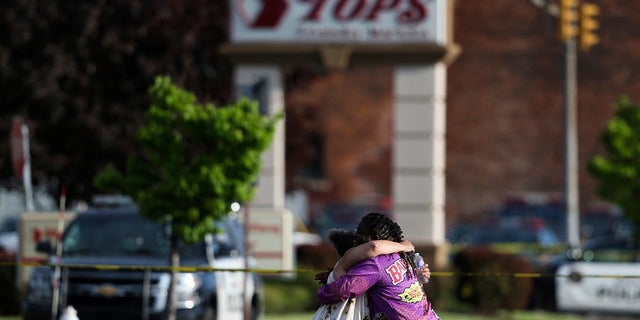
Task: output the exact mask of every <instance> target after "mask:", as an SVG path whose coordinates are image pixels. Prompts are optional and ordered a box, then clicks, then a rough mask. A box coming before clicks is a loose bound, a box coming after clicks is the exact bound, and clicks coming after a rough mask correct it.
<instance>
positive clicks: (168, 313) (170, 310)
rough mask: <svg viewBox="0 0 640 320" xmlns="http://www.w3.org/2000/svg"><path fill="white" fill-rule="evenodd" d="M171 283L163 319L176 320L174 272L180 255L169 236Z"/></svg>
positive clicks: (176, 244) (176, 240) (175, 243)
mask: <svg viewBox="0 0 640 320" xmlns="http://www.w3.org/2000/svg"><path fill="white" fill-rule="evenodd" d="M170 260H171V261H170V264H171V282H170V284H169V292H168V294H167V307H166V308H165V319H167V320H176V299H175V296H176V270H177V269H178V267H179V266H180V254H179V252H178V239H177V238H176V237H175V236H174V235H173V232H172V235H171V257H170Z"/></svg>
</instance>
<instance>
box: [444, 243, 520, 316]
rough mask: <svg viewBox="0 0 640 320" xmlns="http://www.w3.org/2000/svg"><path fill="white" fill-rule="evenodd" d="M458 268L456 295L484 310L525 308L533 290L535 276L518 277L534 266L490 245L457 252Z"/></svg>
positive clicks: (493, 311)
mask: <svg viewBox="0 0 640 320" xmlns="http://www.w3.org/2000/svg"><path fill="white" fill-rule="evenodd" d="M453 266H454V268H455V269H456V271H457V274H458V277H457V279H456V280H457V284H456V288H455V292H456V297H457V298H458V299H459V300H460V301H462V302H466V303H469V304H471V305H472V306H473V307H474V308H476V310H478V311H480V312H482V313H495V312H497V311H498V310H500V309H506V310H520V309H524V308H525V307H526V306H527V304H528V302H529V299H530V296H531V292H532V286H533V283H532V280H531V279H530V278H525V277H516V276H515V274H516V273H529V272H531V267H530V265H529V263H528V262H527V261H526V260H525V259H524V258H522V257H520V256H517V255H512V254H502V253H496V252H493V251H492V250H491V249H490V248H486V247H478V248H467V249H464V250H462V251H461V252H459V253H458V254H456V255H455V256H454V259H453Z"/></svg>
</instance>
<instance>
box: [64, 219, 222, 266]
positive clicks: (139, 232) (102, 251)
mask: <svg viewBox="0 0 640 320" xmlns="http://www.w3.org/2000/svg"><path fill="white" fill-rule="evenodd" d="M214 241H215V243H214V247H216V248H225V247H229V246H230V245H229V244H225V243H224V242H225V241H230V240H229V237H226V236H225V233H222V234H218V235H216V237H214ZM179 250H180V256H181V258H182V259H189V258H202V257H205V256H206V251H205V245H204V242H198V243H195V244H191V245H181V246H180V248H179ZM62 251H63V254H64V255H65V256H86V255H91V256H127V255H131V256H146V257H158V258H166V257H168V255H169V252H170V241H169V238H168V237H167V236H166V235H165V232H164V230H163V227H162V225H161V224H159V223H154V222H151V221H149V220H147V219H145V218H143V217H141V216H139V215H136V214H131V215H117V216H115V217H109V216H107V215H99V216H98V215H96V216H92V217H81V218H79V219H77V220H76V221H74V222H73V223H72V224H70V225H69V228H68V229H67V231H66V232H65V234H64V238H63V241H62ZM218 251H220V250H218ZM216 253H220V252H216Z"/></svg>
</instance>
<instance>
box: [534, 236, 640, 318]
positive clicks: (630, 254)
mask: <svg viewBox="0 0 640 320" xmlns="http://www.w3.org/2000/svg"><path fill="white" fill-rule="evenodd" d="M536 269H537V270H536V271H537V272H539V273H540V274H541V275H542V276H541V277H537V278H534V297H533V299H532V307H534V308H538V309H546V310H553V311H555V310H561V311H579V312H620V313H639V312H640V277H639V276H640V244H639V243H638V242H637V241H635V240H633V239H632V238H629V237H624V238H620V237H602V238H597V239H593V240H591V241H588V242H587V243H585V244H584V246H582V248H579V249H570V250H567V252H565V253H562V254H558V255H556V256H555V257H554V258H553V259H550V260H549V261H546V262H539V264H538V265H537V268H536ZM624 276H630V278H625V277H624Z"/></svg>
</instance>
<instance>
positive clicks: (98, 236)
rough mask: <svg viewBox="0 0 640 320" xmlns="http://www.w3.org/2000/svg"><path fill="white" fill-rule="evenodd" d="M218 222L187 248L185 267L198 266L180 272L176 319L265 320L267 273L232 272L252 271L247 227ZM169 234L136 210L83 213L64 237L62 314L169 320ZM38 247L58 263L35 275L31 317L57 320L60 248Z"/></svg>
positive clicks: (27, 303) (27, 310) (26, 307)
mask: <svg viewBox="0 0 640 320" xmlns="http://www.w3.org/2000/svg"><path fill="white" fill-rule="evenodd" d="M217 223H218V226H219V227H220V229H221V230H222V231H221V232H220V233H217V234H214V235H208V236H206V237H205V238H204V239H202V241H200V242H198V243H195V244H193V245H183V246H181V248H180V266H181V267H195V268H193V270H190V269H184V268H182V269H181V270H180V271H179V272H178V273H177V281H176V283H177V285H176V291H175V292H176V309H177V319H202V320H211V319H244V311H245V310H248V311H249V312H250V317H249V318H250V319H260V318H261V317H262V314H263V310H262V306H263V292H262V290H263V288H262V281H261V278H260V276H259V275H258V274H255V273H245V272H242V271H230V270H229V269H231V270H233V269H243V268H244V267H245V258H246V256H245V252H244V238H243V229H242V227H241V224H240V223H239V222H238V221H237V219H235V218H233V217H231V216H230V217H228V218H225V219H223V220H222V221H218V222H217ZM167 230H168V228H167V225H163V224H162V223H156V222H152V221H150V220H148V219H146V218H144V217H143V216H141V215H139V214H138V210H137V209H136V208H135V207H134V206H124V207H122V206H120V207H107V208H91V209H88V210H86V211H85V212H82V213H79V214H78V215H76V217H75V218H74V220H73V221H72V222H71V223H70V224H69V225H68V227H67V228H66V229H65V231H64V233H63V237H62V240H61V245H62V254H61V260H60V265H61V266H62V268H61V269H59V270H62V271H61V272H60V278H59V279H60V282H59V284H60V285H59V286H55V287H58V288H59V291H58V295H57V297H59V308H58V310H64V309H65V308H66V307H67V306H72V307H73V308H75V309H76V310H77V315H78V317H79V318H80V319H160V318H162V316H163V313H164V312H165V310H166V309H167V294H168V291H169V283H170V279H171V278H170V272H169V269H168V267H169V260H170V259H169V257H170V255H169V252H170V240H169V237H168V236H167ZM38 250H39V251H41V252H47V253H50V254H51V258H50V262H51V263H50V265H49V266H42V267H37V268H34V269H33V270H32V272H31V274H30V278H29V282H28V285H27V291H26V295H25V300H24V303H23V316H24V319H25V320H36V319H47V320H50V319H51V314H52V297H53V296H54V294H53V287H54V286H53V285H52V281H54V271H55V268H54V261H55V254H53V253H54V252H55V249H54V248H52V246H51V245H50V244H49V243H40V244H38ZM250 261H251V260H250ZM250 265H251V264H250ZM209 268H217V269H224V271H213V270H209ZM183 270H187V271H183ZM243 294H244V299H245V300H244V301H243ZM60 312H61V311H60ZM58 314H60V313H58Z"/></svg>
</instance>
